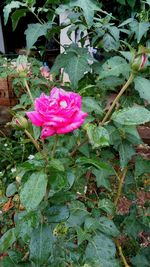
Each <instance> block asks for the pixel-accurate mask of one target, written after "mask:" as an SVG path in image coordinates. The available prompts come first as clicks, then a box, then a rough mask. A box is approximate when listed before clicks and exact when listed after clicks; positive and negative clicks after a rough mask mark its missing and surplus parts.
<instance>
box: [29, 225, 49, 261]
mask: <svg viewBox="0 0 150 267" xmlns="http://www.w3.org/2000/svg"><path fill="white" fill-rule="evenodd" d="M52 246H53V235H52V231H51V228H50V227H49V226H47V225H40V226H39V228H38V229H35V230H34V231H33V232H32V235H31V241H30V244H29V248H30V259H31V260H32V261H33V262H34V263H35V264H36V266H43V265H45V264H46V263H47V260H48V258H49V256H50V254H51V252H52Z"/></svg>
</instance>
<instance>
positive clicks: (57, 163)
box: [48, 159, 65, 172]
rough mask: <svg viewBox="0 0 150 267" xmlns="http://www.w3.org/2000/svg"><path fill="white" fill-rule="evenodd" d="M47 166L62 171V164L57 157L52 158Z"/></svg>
mask: <svg viewBox="0 0 150 267" xmlns="http://www.w3.org/2000/svg"><path fill="white" fill-rule="evenodd" d="M48 167H49V168H54V169H55V170H58V171H60V172H64V170H65V169H64V165H63V164H62V162H61V161H60V160H59V159H52V160H51V161H50V162H49V165H48Z"/></svg>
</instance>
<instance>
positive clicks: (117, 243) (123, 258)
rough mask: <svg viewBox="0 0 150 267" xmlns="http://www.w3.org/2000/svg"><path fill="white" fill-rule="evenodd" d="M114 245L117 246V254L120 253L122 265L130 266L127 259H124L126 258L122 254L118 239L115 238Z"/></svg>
mask: <svg viewBox="0 0 150 267" xmlns="http://www.w3.org/2000/svg"><path fill="white" fill-rule="evenodd" d="M116 246H117V248H118V251H119V255H120V257H121V259H122V262H123V263H124V266H125V267H130V266H129V265H128V263H127V261H126V258H125V256H124V254H123V251H122V247H121V245H120V244H119V241H118V240H116Z"/></svg>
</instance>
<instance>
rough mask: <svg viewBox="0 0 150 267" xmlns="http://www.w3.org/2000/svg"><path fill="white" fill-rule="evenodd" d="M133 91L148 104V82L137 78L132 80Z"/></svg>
mask: <svg viewBox="0 0 150 267" xmlns="http://www.w3.org/2000/svg"><path fill="white" fill-rule="evenodd" d="M134 84H135V90H137V91H138V92H139V95H140V97H141V98H143V99H145V100H147V101H148V103H150V81H149V80H148V79H145V78H143V77H140V76H138V77H137V78H135V80H134Z"/></svg>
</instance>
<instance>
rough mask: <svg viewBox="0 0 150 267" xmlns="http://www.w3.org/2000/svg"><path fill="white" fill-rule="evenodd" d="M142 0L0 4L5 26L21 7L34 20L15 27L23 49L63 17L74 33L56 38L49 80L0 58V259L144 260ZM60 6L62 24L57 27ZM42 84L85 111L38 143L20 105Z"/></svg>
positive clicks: (149, 114) (81, 266) (64, 262)
mask: <svg viewBox="0 0 150 267" xmlns="http://www.w3.org/2000/svg"><path fill="white" fill-rule="evenodd" d="M87 2H88V4H87ZM137 2H139V4H138V3H137ZM149 4H150V3H149V1H145V2H143V1H135V0H128V1H125V0H117V1H112V4H111V5H110V2H109V1H97V0H88V1H80V0H75V1H74V0H66V1H61V0H53V1H52V0H47V1H45V3H44V5H43V6H38V5H37V3H36V1H35V0H24V1H21V2H20V1H9V2H8V4H7V5H6V6H5V7H4V20H5V23H7V21H8V18H9V17H11V20H12V25H13V29H15V28H16V27H17V25H18V23H19V20H20V18H21V17H24V16H25V15H26V14H27V12H31V14H32V15H33V16H34V17H35V18H36V19H37V22H36V23H35V24H32V25H31V24H30V25H28V28H27V30H26V32H25V34H26V40H27V48H32V47H33V45H34V46H36V41H37V40H38V38H39V37H40V36H42V35H44V36H45V37H46V38H47V39H48V40H49V39H51V38H53V37H54V38H57V37H58V34H59V33H60V31H61V29H63V28H66V27H68V28H67V29H68V37H69V38H71V33H72V32H74V31H76V32H77V33H78V37H79V38H78V39H79V40H78V43H73V42H71V44H70V45H66V46H64V52H63V53H62V54H60V55H59V56H58V57H57V58H56V61H55V64H54V65H53V67H52V69H51V70H50V74H51V75H52V79H51V77H50V76H49V73H48V74H47V73H46V75H47V76H46V78H45V77H43V76H42V72H41V69H40V68H41V67H42V63H41V62H39V61H37V60H36V59H32V58H30V57H29V58H28V59H27V57H19V58H18V59H16V60H12V61H11V60H9V59H4V58H3V57H2V58H0V69H1V70H2V71H0V76H1V77H2V78H7V76H9V75H14V76H15V79H14V81H13V86H14V90H15V92H16V94H17V95H18V104H17V105H16V106H15V107H13V108H12V110H11V112H12V115H13V120H12V122H11V123H9V126H11V127H12V132H11V134H10V136H9V137H5V136H4V133H3V137H0V141H1V142H0V150H1V152H2V153H1V154H0V160H1V170H0V178H1V180H0V185H1V190H0V196H1V199H0V207H1V214H0V216H1V217H0V221H1V225H2V227H1V238H0V251H1V253H2V254H1V258H0V259H1V263H2V264H1V265H2V266H4V267H8V266H9V267H11V266H17V267H21V266H25V267H28V266H30V267H31V266H32V267H35V266H36V267H37V266H38V267H44V266H46V267H49V266H51V267H98V266H101V267H109V266H111V267H119V266H123V265H124V266H129V265H130V266H135V267H140V266H141V267H143V266H144V267H148V266H149V261H150V257H149V250H148V249H149V248H148V246H149V226H150V222H149V212H150V207H149V202H148V200H149V198H150V197H149V191H148V190H149V186H150V183H149V182H150V180H149V172H150V167H149V156H147V154H144V153H143V150H142V153H140V152H139V151H140V149H141V148H142V149H145V144H143V142H144V141H143V140H142V139H141V137H140V132H138V126H139V125H141V124H142V125H145V123H149V121H150V106H149V100H150V96H149V58H148V56H149V55H148V54H149V13H148V11H149ZM110 6H111V10H110ZM64 11H67V12H68V17H67V20H66V24H65V23H63V24H62V25H57V21H58V20H57V18H58V15H59V14H61V13H63V12H64ZM110 12H111V13H110ZM43 14H44V16H43ZM43 17H44V18H45V19H44V20H43ZM87 39H88V43H89V45H87ZM57 41H58V40H57ZM146 57H147V61H146V62H145V58H146ZM62 69H64V71H65V72H66V73H67V74H68V75H69V78H70V82H68V83H64V82H63V73H62V75H59V74H60V70H61V71H62ZM54 86H57V87H59V88H60V87H63V88H64V89H65V90H66V91H75V92H78V93H79V94H80V95H81V96H82V109H83V110H84V111H85V112H87V113H88V117H87V118H86V121H85V123H84V125H83V126H82V127H81V128H79V129H77V130H76V131H74V132H72V133H69V134H65V135H58V136H51V137H49V138H47V139H46V140H45V141H44V142H43V141H42V140H41V139H40V132H41V128H40V127H35V126H33V125H32V124H31V122H29V121H27V117H26V112H27V111H31V110H33V102H34V100H35V98H37V97H39V96H40V95H41V93H42V92H45V93H46V94H47V95H49V91H50V90H51V89H52V88H53V87H54ZM148 149H149V147H148Z"/></svg>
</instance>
